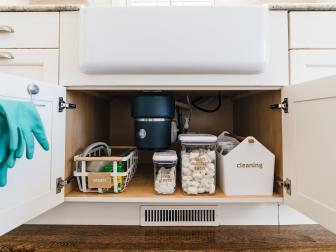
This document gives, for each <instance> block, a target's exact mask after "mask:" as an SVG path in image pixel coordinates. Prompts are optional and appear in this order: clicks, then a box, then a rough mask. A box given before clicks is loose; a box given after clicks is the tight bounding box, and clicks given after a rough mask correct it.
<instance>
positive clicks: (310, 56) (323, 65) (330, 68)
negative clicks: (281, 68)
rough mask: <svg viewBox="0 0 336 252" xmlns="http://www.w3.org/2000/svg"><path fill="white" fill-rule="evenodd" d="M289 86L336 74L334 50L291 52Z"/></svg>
mask: <svg viewBox="0 0 336 252" xmlns="http://www.w3.org/2000/svg"><path fill="white" fill-rule="evenodd" d="M290 61H291V62H290V66H291V69H290V70H291V71H290V75H291V84H298V83H302V82H305V81H310V80H314V79H320V78H323V77H328V76H331V75H335V74H336V50H292V51H291V52H290Z"/></svg>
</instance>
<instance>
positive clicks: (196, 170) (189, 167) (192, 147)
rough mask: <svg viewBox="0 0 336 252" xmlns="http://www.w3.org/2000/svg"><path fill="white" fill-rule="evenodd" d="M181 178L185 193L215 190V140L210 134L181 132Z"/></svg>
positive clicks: (212, 191) (211, 191) (212, 192)
mask: <svg viewBox="0 0 336 252" xmlns="http://www.w3.org/2000/svg"><path fill="white" fill-rule="evenodd" d="M179 140H180V141H181V145H182V150H181V172H182V175H181V180H182V189H183V191H184V192H185V193H187V194H201V193H209V194H214V193H215V191H216V142H217V137H216V136H214V135H210V134H181V135H179Z"/></svg>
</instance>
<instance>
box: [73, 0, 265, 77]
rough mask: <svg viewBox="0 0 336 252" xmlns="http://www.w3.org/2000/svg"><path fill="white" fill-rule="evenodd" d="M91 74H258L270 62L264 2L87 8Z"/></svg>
mask: <svg viewBox="0 0 336 252" xmlns="http://www.w3.org/2000/svg"><path fill="white" fill-rule="evenodd" d="M80 15H81V22H80V66H81V70H82V71H83V72H85V73H87V74H257V73H261V72H263V71H264V69H265V67H267V54H268V53H267V51H268V50H267V48H268V35H269V31H268V9H267V7H265V6H244V5H242V6H224V7H217V8H214V7H174V8H165V7H151V8H83V9H81V12H80Z"/></svg>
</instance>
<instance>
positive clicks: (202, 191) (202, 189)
mask: <svg viewBox="0 0 336 252" xmlns="http://www.w3.org/2000/svg"><path fill="white" fill-rule="evenodd" d="M197 193H205V188H204V187H198V188H197Z"/></svg>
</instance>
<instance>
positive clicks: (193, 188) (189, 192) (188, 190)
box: [187, 186, 198, 194]
mask: <svg viewBox="0 0 336 252" xmlns="http://www.w3.org/2000/svg"><path fill="white" fill-rule="evenodd" d="M197 192H198V189H197V187H193V186H189V187H188V189H187V193H188V194H197Z"/></svg>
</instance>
